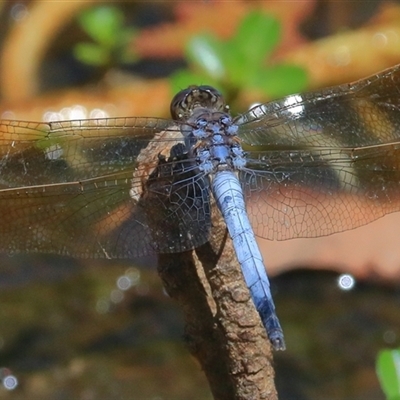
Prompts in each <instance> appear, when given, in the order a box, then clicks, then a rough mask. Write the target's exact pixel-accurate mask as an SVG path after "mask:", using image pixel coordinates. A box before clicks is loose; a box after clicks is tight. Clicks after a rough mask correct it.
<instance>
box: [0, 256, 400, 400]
mask: <svg viewBox="0 0 400 400" xmlns="http://www.w3.org/2000/svg"><path fill="white" fill-rule="evenodd" d="M350 278H351V277H348V276H347V277H346V276H339V275H338V274H334V273H330V272H325V273H324V272H312V271H297V272H292V273H288V274H285V275H282V276H280V277H278V278H276V279H275V280H274V282H273V285H272V287H273V288H274V289H275V292H276V293H275V296H276V297H275V298H276V303H277V308H278V311H279V314H280V316H281V319H282V324H283V327H284V329H285V333H286V338H287V345H288V350H287V351H286V352H282V353H281V352H279V353H276V354H275V363H276V374H277V379H276V381H277V386H278V391H279V393H280V399H290V400H291V399H295V400H301V399H318V400H319V399H321V398H324V399H346V400H347V399H349V400H350V399H351V400H354V399H358V398H359V399H365V398H374V399H378V400H379V399H384V396H383V394H382V393H381V391H380V389H379V385H378V381H377V379H376V376H375V371H374V363H375V357H376V354H377V352H378V350H379V349H381V348H384V347H395V346H399V343H400V339H399V337H400V328H399V326H400V317H399V313H398V309H399V306H400V289H399V286H397V288H396V287H390V286H384V285H380V286H372V285H370V284H366V283H363V282H360V281H355V282H354V286H353V287H352V289H351V290H341V289H339V283H338V282H345V285H347V283H348V282H349V279H350ZM350 280H351V279H350ZM0 282H1V283H0V284H1V292H0V302H1V308H0V326H1V330H0V368H3V369H2V370H1V371H2V376H3V378H4V377H8V380H4V382H5V383H6V384H7V385H8V383H12V384H17V387H16V388H15V389H14V390H6V388H5V387H4V386H3V387H0V397H1V398H4V399H13V400H15V399H17V400H19V399H27V398H29V399H35V398H40V399H43V400H47V399H49V400H50V399H51V400H53V399H70V398H71V399H72V398H73V399H84V400H90V399H96V400H97V399H137V400H141V399H143V400H144V399H146V400H147V399H159V400H161V399H163V400H168V399H171V400H179V399H182V400H183V399H188V398H196V399H200V400H202V399H204V400H205V399H211V398H212V397H211V394H210V393H209V389H208V385H207V382H206V380H205V378H204V376H203V374H202V372H201V370H200V367H199V366H198V364H197V363H196V361H195V360H194V359H193V358H192V357H191V356H190V355H189V354H188V352H187V350H186V349H185V344H184V341H183V322H182V319H181V314H180V311H179V310H178V309H177V307H176V306H175V304H174V303H173V301H171V300H170V299H169V298H168V297H167V296H166V295H165V294H164V291H163V288H162V286H161V283H160V280H159V278H158V276H157V274H156V272H155V271H154V270H151V269H137V268H136V267H134V266H132V265H129V264H128V263H126V262H125V263H118V264H117V263H112V262H105V261H103V262H96V263H93V262H92V263H91V264H88V265H86V264H85V265H84V264H83V263H82V262H81V261H80V262H79V263H78V262H76V261H73V260H67V259H62V258H58V257H44V256H40V257H37V258H32V257H29V258H28V257H26V256H24V257H12V258H11V259H10V258H8V257H5V258H3V259H2V260H1V265H0ZM13 379H15V381H14V380H13ZM7 382H8V383H7ZM287 382H290V385H287ZM327 394H329V395H327Z"/></svg>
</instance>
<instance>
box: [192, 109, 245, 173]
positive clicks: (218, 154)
mask: <svg viewBox="0 0 400 400" xmlns="http://www.w3.org/2000/svg"><path fill="white" fill-rule="evenodd" d="M195 114H196V113H195ZM188 122H189V123H190V125H191V126H192V127H193V128H192V130H191V131H190V134H189V135H187V132H188V131H187V130H186V129H184V132H185V135H186V138H187V143H190V144H191V147H190V149H189V153H191V154H192V155H193V156H194V157H195V158H196V160H197V162H198V165H199V168H200V170H201V171H203V172H204V173H215V172H217V171H221V170H237V169H241V168H243V167H244V166H245V164H246V161H245V158H244V157H245V156H244V152H243V150H242V147H241V145H240V142H239V139H238V138H237V130H238V126H237V125H236V124H234V123H233V120H232V118H231V116H230V115H229V114H227V113H224V112H212V111H210V110H204V109H203V112H202V113H199V114H198V116H195V120H194V121H193V122H192V121H191V119H189V121H188ZM186 128H187V127H186Z"/></svg>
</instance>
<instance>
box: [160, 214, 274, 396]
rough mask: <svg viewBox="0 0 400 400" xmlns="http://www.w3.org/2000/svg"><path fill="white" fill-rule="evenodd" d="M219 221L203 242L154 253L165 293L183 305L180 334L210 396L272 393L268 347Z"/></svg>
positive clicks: (266, 339) (272, 373)
mask: <svg viewBox="0 0 400 400" xmlns="http://www.w3.org/2000/svg"><path fill="white" fill-rule="evenodd" d="M225 229H226V228H225V226H224V224H223V222H222V221H221V220H220V218H219V219H218V220H217V221H215V222H214V221H213V236H212V238H211V240H210V242H209V243H206V244H205V245H203V246H201V247H199V248H197V249H196V250H195V251H193V252H186V253H181V254H167V255H160V256H159V266H158V271H159V274H160V276H161V278H162V280H163V282H164V286H165V288H166V290H167V292H168V294H169V295H170V296H171V297H172V298H174V299H175V300H176V301H178V303H179V304H180V306H181V307H182V309H183V312H184V318H185V337H186V342H187V344H188V347H189V350H190V352H191V354H192V355H193V356H194V357H196V358H197V360H198V361H199V363H200V365H201V366H202V368H203V370H204V373H205V374H206V376H207V379H208V381H209V384H210V387H211V391H212V393H213V396H214V399H216V400H228V399H229V400H232V399H236V400H238V399H246V400H249V399H253V400H258V399H264V400H266V399H268V400H275V399H277V398H278V397H277V392H276V389H275V386H274V375H275V374H274V369H273V365H272V352H271V346H270V343H269V340H268V338H267V335H266V332H265V329H264V327H263V326H262V324H261V321H260V318H259V316H258V314H257V311H256V310H255V307H254V305H253V303H252V300H251V298H250V293H249V290H248V289H247V287H246V286H245V283H244V280H243V277H242V273H241V271H240V267H239V265H238V262H237V261H236V257H235V253H234V250H233V247H232V243H231V240H230V239H229V238H226V236H225V238H226V239H227V240H225V241H224V243H223V244H222V246H221V239H220V238H221V236H223V232H224V230H225Z"/></svg>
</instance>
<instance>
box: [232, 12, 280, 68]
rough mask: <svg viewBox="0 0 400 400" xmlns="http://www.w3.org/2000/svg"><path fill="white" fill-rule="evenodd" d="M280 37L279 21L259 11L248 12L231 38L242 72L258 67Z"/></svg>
mask: <svg viewBox="0 0 400 400" xmlns="http://www.w3.org/2000/svg"><path fill="white" fill-rule="evenodd" d="M280 37H281V33H280V23H279V21H278V20H277V19H275V18H274V17H272V16H269V15H265V14H263V13H260V12H252V13H249V14H248V15H247V16H246V17H245V18H244V20H243V21H242V23H241V24H240V26H239V28H238V31H237V33H236V35H235V36H234V37H233V38H232V39H231V42H232V44H233V48H235V49H236V50H235V52H236V54H237V56H238V58H239V61H240V63H241V64H242V67H243V72H244V73H251V72H253V71H254V70H255V69H256V68H259V67H260V66H261V65H262V64H263V62H264V61H265V60H266V59H267V57H268V56H269V55H270V54H271V52H272V50H273V49H274V48H275V47H276V45H277V44H278V43H279V40H280Z"/></svg>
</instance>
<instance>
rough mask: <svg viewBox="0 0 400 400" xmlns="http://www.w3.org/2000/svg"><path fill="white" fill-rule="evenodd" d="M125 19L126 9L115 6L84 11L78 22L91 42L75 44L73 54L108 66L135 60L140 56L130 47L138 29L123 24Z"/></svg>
mask: <svg viewBox="0 0 400 400" xmlns="http://www.w3.org/2000/svg"><path fill="white" fill-rule="evenodd" d="M124 19H125V18H124V14H123V12H122V11H121V10H120V9H119V8H117V7H113V6H101V7H95V8H90V9H88V10H85V11H84V12H82V13H81V14H80V15H79V17H78V23H79V25H80V26H81V28H82V29H83V30H84V31H85V32H86V34H87V35H88V36H89V37H90V38H91V39H92V42H81V43H78V44H76V45H75V47H74V56H75V57H76V58H77V59H78V60H79V61H81V62H83V63H85V64H88V65H92V66H101V67H106V68H109V67H111V66H114V65H119V64H125V63H132V62H134V61H136V60H137V56H136V55H135V54H133V52H132V51H131V50H130V49H129V47H128V44H129V42H130V41H131V40H132V37H133V36H134V34H135V30H134V29H132V28H126V27H124Z"/></svg>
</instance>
